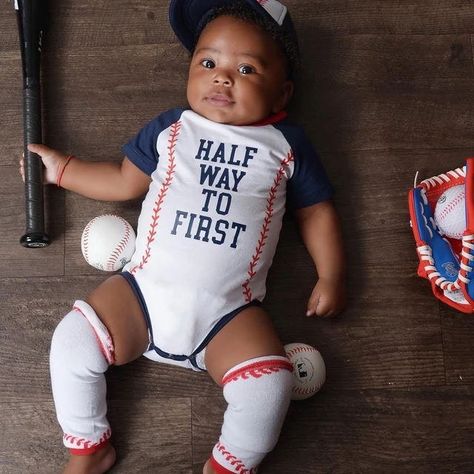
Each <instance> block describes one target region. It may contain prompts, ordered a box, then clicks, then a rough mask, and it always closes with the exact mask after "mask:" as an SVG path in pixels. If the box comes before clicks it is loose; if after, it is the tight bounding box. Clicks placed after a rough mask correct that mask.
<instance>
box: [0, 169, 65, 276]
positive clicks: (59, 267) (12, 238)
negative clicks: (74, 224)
mask: <svg viewBox="0 0 474 474" xmlns="http://www.w3.org/2000/svg"><path fill="white" fill-rule="evenodd" d="M0 173H2V180H1V181H0V200H1V201H2V203H3V205H2V208H1V210H0V224H1V226H2V229H3V232H4V238H3V245H2V247H1V249H0V274H1V275H2V277H10V276H18V277H21V276H30V277H36V276H46V275H62V274H63V272H64V240H63V225H64V200H63V197H62V195H61V193H60V192H58V190H56V189H53V188H49V189H48V190H47V191H46V192H45V208H46V209H45V212H46V214H45V223H46V229H47V232H48V233H49V234H50V237H51V239H52V243H51V245H50V246H49V247H47V248H44V249H25V248H24V247H22V246H21V245H20V237H21V236H22V235H23V234H24V233H25V204H24V199H25V198H24V185H23V183H22V181H21V177H20V173H19V171H18V165H15V166H0Z"/></svg>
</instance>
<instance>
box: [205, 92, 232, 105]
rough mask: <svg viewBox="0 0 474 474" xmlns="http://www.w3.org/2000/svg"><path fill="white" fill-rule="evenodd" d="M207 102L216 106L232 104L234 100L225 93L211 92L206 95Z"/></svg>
mask: <svg viewBox="0 0 474 474" xmlns="http://www.w3.org/2000/svg"><path fill="white" fill-rule="evenodd" d="M206 102H208V103H210V104H211V105H214V106H216V107H228V106H229V105H232V104H233V103H234V101H233V100H232V99H231V98H230V97H229V96H227V95H225V94H218V93H216V94H210V95H208V96H207V97H206Z"/></svg>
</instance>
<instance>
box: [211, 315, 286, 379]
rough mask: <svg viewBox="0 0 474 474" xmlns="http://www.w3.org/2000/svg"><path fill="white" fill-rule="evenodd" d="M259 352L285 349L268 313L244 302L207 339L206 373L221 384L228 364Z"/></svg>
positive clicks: (274, 353)
mask: <svg viewBox="0 0 474 474" xmlns="http://www.w3.org/2000/svg"><path fill="white" fill-rule="evenodd" d="M263 356H283V357H286V353H285V350H284V348H283V344H282V342H281V341H280V338H279V336H278V334H277V332H276V329H275V327H274V325H273V323H272V321H271V319H270V317H269V315H268V314H267V313H266V312H265V311H264V310H263V309H262V308H261V307H260V306H248V307H246V308H244V309H243V310H242V311H241V312H240V313H239V314H237V316H235V317H234V318H233V319H232V320H231V321H230V322H229V323H227V324H226V325H225V326H224V327H223V328H222V329H221V330H220V331H219V332H218V333H217V334H216V335H215V336H214V337H213V339H212V340H211V341H210V342H209V344H208V346H207V348H206V356H205V362H206V368H207V371H208V373H209V375H210V376H211V377H212V378H213V380H214V381H215V382H216V383H217V384H218V385H221V382H222V378H223V376H224V374H225V373H226V372H227V371H228V370H230V369H231V368H232V367H234V366H236V365H237V364H240V363H241V362H245V361H248V360H250V359H254V358H257V357H263Z"/></svg>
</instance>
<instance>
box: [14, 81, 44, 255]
mask: <svg viewBox="0 0 474 474" xmlns="http://www.w3.org/2000/svg"><path fill="white" fill-rule="evenodd" d="M23 100H24V103H23V106H24V109H23V120H24V155H25V158H24V159H25V215H26V232H25V235H23V237H21V239H20V243H21V245H23V246H24V247H28V248H42V247H46V246H47V245H49V237H48V235H47V234H46V233H45V230H44V199H43V167H42V162H41V158H40V157H39V156H38V155H36V154H35V153H32V152H31V151H29V150H28V147H27V146H28V145H29V144H30V143H41V142H42V132H41V98H40V90H39V86H37V87H31V88H25V89H24V90H23Z"/></svg>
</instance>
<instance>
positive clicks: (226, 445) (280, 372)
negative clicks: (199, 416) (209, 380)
mask: <svg viewBox="0 0 474 474" xmlns="http://www.w3.org/2000/svg"><path fill="white" fill-rule="evenodd" d="M292 371H293V365H292V364H291V363H290V361H289V360H288V359H287V358H286V357H281V356H265V357H258V358H256V359H251V360H248V361H246V362H243V363H241V364H239V365H237V366H235V367H234V368H232V369H231V370H229V371H228V372H227V373H226V374H225V375H224V378H223V380H222V383H223V385H224V397H225V399H226V401H227V402H228V404H229V405H228V407H227V410H226V412H225V414H224V424H223V425H222V432H221V436H220V438H219V442H218V443H217V444H216V445H215V446H214V449H213V452H212V458H211V465H212V467H213V468H214V470H215V471H216V472H218V473H222V474H227V473H239V474H253V473H256V472H257V466H258V465H259V464H260V462H261V461H262V459H263V458H264V457H265V455H266V454H267V453H268V452H270V451H271V450H272V449H273V448H274V447H275V444H276V443H277V441H278V437H279V435H280V431H281V427H282V425H283V421H284V419H285V415H286V412H287V410H288V406H289V404H290V399H291V391H292V388H293V374H292Z"/></svg>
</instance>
